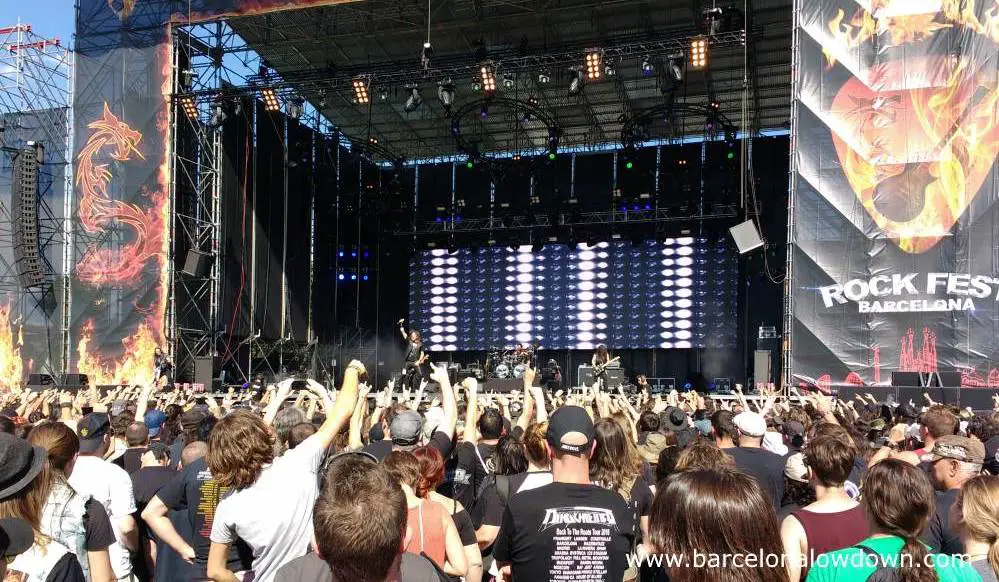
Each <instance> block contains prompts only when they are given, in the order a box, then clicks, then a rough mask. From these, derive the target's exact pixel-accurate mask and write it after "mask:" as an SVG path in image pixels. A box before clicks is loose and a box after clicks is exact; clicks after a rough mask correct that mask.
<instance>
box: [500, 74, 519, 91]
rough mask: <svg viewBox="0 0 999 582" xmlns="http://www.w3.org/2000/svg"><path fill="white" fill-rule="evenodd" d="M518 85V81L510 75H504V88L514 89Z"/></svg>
mask: <svg viewBox="0 0 999 582" xmlns="http://www.w3.org/2000/svg"><path fill="white" fill-rule="evenodd" d="M516 84H517V80H516V79H515V78H514V76H513V75H511V74H510V73H505V74H504V75H503V88H505V89H513V86H514V85H516Z"/></svg>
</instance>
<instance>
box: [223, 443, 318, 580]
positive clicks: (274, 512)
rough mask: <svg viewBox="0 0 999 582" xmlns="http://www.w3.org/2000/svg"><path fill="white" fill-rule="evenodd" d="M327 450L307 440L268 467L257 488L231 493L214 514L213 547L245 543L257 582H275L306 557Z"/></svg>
mask: <svg viewBox="0 0 999 582" xmlns="http://www.w3.org/2000/svg"><path fill="white" fill-rule="evenodd" d="M325 450H326V449H325V448H324V447H322V446H321V443H320V442H319V439H318V438H317V437H316V436H311V437H309V438H307V439H305V440H304V441H302V443H301V444H299V445H298V446H297V447H295V448H294V449H291V450H289V451H287V452H286V453H285V454H284V455H282V456H281V457H279V458H277V459H275V460H274V462H273V463H272V464H270V465H268V466H266V467H264V469H263V470H262V471H261V472H260V477H258V478H257V482H256V483H254V484H253V485H250V486H249V487H247V488H246V489H241V490H239V491H235V492H233V493H232V494H230V495H229V496H228V497H226V498H225V499H223V500H222V501H221V502H220V503H219V505H218V507H217V508H216V509H215V520H214V521H213V522H212V534H211V541H212V542H213V543H217V544H232V543H234V542H235V541H236V539H237V538H241V539H242V540H243V541H244V542H246V543H247V544H248V545H249V546H250V548H251V549H252V550H253V573H254V580H255V581H257V582H272V581H273V580H274V575H275V574H277V571H278V568H280V567H281V566H284V565H285V564H287V563H288V562H290V561H292V560H294V559H295V558H298V557H300V556H304V555H305V554H306V552H308V550H309V541H310V540H311V538H312V508H313V506H314V505H315V504H316V498H317V497H318V496H319V483H318V472H319V465H320V463H321V462H322V458H323V453H324V452H325Z"/></svg>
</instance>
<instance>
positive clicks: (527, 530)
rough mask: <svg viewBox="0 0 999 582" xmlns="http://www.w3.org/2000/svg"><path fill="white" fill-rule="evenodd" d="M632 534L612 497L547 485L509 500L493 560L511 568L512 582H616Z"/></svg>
mask: <svg viewBox="0 0 999 582" xmlns="http://www.w3.org/2000/svg"><path fill="white" fill-rule="evenodd" d="M635 530H636V525H635V522H634V520H633V519H632V512H631V511H630V510H629V509H628V506H627V504H626V503H625V501H624V499H622V498H621V496H620V495H618V494H617V493H615V492H613V491H609V490H607V489H604V488H602V487H599V486H597V485H577V484H571V483H552V484H551V485H546V486H544V487H539V488H537V489H531V490H529V491H524V492H523V493H518V494H516V495H514V496H513V497H512V498H511V499H510V503H509V504H508V505H507V507H506V510H505V512H504V514H503V524H502V525H501V526H500V531H499V535H497V536H496V544H495V546H494V548H493V556H495V558H496V561H497V562H510V563H511V564H512V568H513V579H514V580H547V581H550V582H569V581H570V580H571V581H573V582H604V581H607V582H620V580H621V579H622V578H623V576H624V571H625V569H626V568H627V566H628V562H627V557H626V556H627V554H628V553H629V552H630V551H631V548H632V543H633V542H634V539H635Z"/></svg>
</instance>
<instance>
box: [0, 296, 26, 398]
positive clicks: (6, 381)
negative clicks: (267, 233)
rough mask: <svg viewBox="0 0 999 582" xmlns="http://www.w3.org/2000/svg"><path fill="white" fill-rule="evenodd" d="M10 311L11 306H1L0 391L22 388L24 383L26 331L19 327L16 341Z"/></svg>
mask: <svg viewBox="0 0 999 582" xmlns="http://www.w3.org/2000/svg"><path fill="white" fill-rule="evenodd" d="M10 311H11V306H10V305H6V306H4V305H0V389H4V390H10V389H12V388H15V387H20V386H21V384H22V383H23V382H24V367H23V366H24V364H23V362H22V361H21V346H22V345H24V335H23V334H24V330H23V328H21V327H20V326H18V330H17V339H16V340H15V339H14V325H12V324H11V321H10Z"/></svg>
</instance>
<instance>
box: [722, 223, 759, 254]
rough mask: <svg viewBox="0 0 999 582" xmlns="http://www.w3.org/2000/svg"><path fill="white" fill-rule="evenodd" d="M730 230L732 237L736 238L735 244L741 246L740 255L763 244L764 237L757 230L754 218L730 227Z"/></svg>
mask: <svg viewBox="0 0 999 582" xmlns="http://www.w3.org/2000/svg"><path fill="white" fill-rule="evenodd" d="M728 232H729V233H730V234H731V235H732V239H733V240H735V246H737V247H738V248H739V254H740V255H744V254H746V253H748V252H749V251H752V250H756V249H758V248H760V247H762V246H763V239H761V238H760V233H759V231H757V230H756V225H755V224H754V223H753V221H752V220H747V221H746V222H743V223H742V224H737V225H735V226H733V227H732V228H730V229H728Z"/></svg>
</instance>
